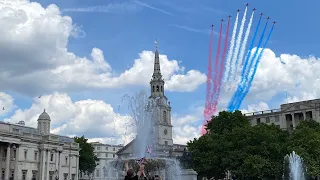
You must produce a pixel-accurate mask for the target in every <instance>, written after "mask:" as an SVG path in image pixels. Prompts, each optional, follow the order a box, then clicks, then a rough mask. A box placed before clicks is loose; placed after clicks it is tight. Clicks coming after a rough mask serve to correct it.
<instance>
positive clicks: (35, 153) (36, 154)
mask: <svg viewBox="0 0 320 180" xmlns="http://www.w3.org/2000/svg"><path fill="white" fill-rule="evenodd" d="M37 159H38V151H35V152H34V160H35V161H36V160H37Z"/></svg>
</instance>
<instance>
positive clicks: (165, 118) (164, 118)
mask: <svg viewBox="0 0 320 180" xmlns="http://www.w3.org/2000/svg"><path fill="white" fill-rule="evenodd" d="M163 121H164V122H167V111H163Z"/></svg>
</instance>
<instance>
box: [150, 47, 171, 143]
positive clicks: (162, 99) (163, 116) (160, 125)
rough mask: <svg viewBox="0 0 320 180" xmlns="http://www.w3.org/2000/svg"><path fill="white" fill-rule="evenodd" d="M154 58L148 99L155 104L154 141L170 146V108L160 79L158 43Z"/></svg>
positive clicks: (162, 81)
mask: <svg viewBox="0 0 320 180" xmlns="http://www.w3.org/2000/svg"><path fill="white" fill-rule="evenodd" d="M155 43H156V51H155V58H154V69H153V74H152V79H151V81H150V87H151V95H150V97H149V98H150V99H153V100H154V101H156V102H157V104H158V105H157V110H156V112H157V116H156V118H155V122H154V123H155V141H156V143H157V144H159V145H165V146H172V145H173V140H172V124H171V106H170V102H169V101H168V98H167V97H166V96H165V95H164V91H165V89H164V80H163V79H162V75H161V69H160V60H159V52H158V43H157V42H155Z"/></svg>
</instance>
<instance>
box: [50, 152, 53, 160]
mask: <svg viewBox="0 0 320 180" xmlns="http://www.w3.org/2000/svg"><path fill="white" fill-rule="evenodd" d="M50 161H53V153H51V154H50Z"/></svg>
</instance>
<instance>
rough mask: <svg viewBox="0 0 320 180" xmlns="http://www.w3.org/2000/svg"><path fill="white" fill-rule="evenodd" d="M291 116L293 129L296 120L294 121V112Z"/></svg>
mask: <svg viewBox="0 0 320 180" xmlns="http://www.w3.org/2000/svg"><path fill="white" fill-rule="evenodd" d="M291 118H292V126H293V129H295V128H296V122H295V119H294V113H291Z"/></svg>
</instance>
